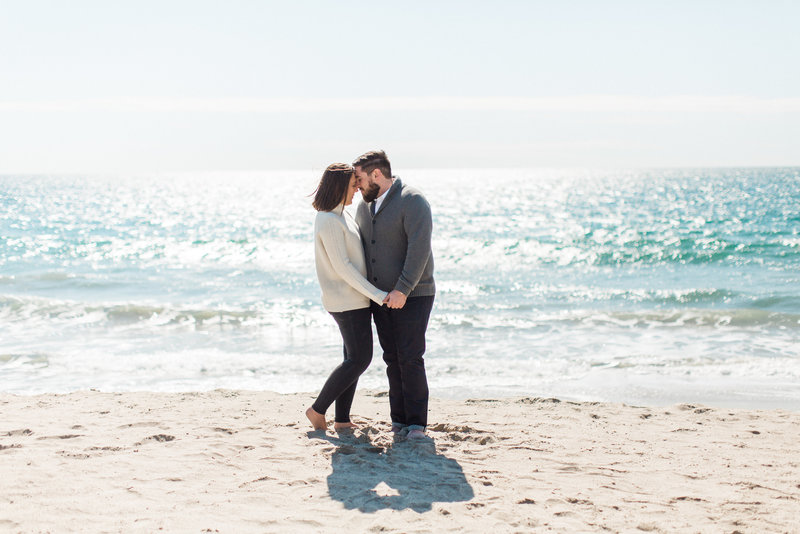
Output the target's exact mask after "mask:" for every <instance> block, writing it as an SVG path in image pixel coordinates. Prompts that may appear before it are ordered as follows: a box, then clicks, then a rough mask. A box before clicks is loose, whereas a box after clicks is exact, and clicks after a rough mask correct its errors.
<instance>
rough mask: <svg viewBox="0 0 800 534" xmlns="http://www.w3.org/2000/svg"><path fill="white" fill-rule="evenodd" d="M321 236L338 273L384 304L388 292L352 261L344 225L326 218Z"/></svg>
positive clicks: (359, 290)
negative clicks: (368, 278) (381, 288)
mask: <svg viewBox="0 0 800 534" xmlns="http://www.w3.org/2000/svg"><path fill="white" fill-rule="evenodd" d="M319 237H320V240H321V241H322V246H323V247H324V248H325V254H326V255H327V256H328V259H329V260H330V262H331V266H333V269H334V271H336V274H338V275H339V276H340V277H341V278H342V279H343V280H344V281H345V282H346V283H348V284H349V285H350V286H351V287H352V288H353V289H355V290H356V291H358V292H359V293H361V294H362V295H364V296H365V297H367V298H368V299H370V300H372V301H374V302H377V303H378V304H382V303H383V299H385V298H386V295H387V294H388V293H386V291H381V290H380V289H378V288H377V287H375V286H373V285H372V284H370V283H369V281H368V280H367V279H366V278H365V277H364V275H362V274H361V272H360V271H359V270H358V269H356V267H355V266H354V265H353V263H352V262H351V261H350V257H349V256H348V255H347V247H346V244H345V239H344V229H343V228H342V225H341V224H340V223H338V222H337V221H335V220H333V219H329V218H326V219H325V220H324V221H323V223H322V224H321V225H320V229H319Z"/></svg>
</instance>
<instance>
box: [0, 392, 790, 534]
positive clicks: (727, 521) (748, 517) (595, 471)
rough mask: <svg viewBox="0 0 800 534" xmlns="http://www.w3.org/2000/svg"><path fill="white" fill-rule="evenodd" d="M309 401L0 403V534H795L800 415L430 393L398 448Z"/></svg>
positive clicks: (382, 427)
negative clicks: (417, 427) (419, 424)
mask: <svg viewBox="0 0 800 534" xmlns="http://www.w3.org/2000/svg"><path fill="white" fill-rule="evenodd" d="M311 400H312V395H311V394H292V395H279V394H275V393H268V392H249V391H227V390H219V391H213V392H207V393H171V394H165V393H100V392H96V391H89V392H78V393H72V394H67V395H52V394H51V395H40V396H15V395H9V394H3V395H0V531H6V532H66V531H87V532H153V531H158V530H163V531H170V532H341V531H342V530H343V529H346V530H347V531H349V532H451V531H452V532H599V531H607V532H636V531H644V532H676V531H677V532H728V533H732V532H743V533H744V532H798V531H800V522H798V517H800V439H799V438H800V414H798V413H795V412H786V411H749V410H730V409H715V408H708V407H702V406H694V405H676V406H671V407H667V408H643V407H631V406H625V405H618V404H600V403H573V402H564V401H559V400H556V399H537V398H516V399H501V400H486V399H484V400H477V399H476V400H467V401H454V400H436V399H434V400H433V401H432V403H431V419H430V426H429V435H430V438H431V439H430V440H428V441H419V442H412V441H405V440H394V439H393V437H392V435H391V433H390V432H389V425H388V424H387V422H386V413H387V411H388V408H387V406H388V403H387V399H386V398H385V393H380V392H360V393H359V394H358V395H357V397H356V401H355V404H354V410H353V413H354V414H355V417H354V420H355V421H356V422H358V423H360V424H361V425H362V426H361V428H360V429H359V430H357V431H355V432H354V433H349V434H345V433H342V434H336V433H334V432H333V431H332V430H331V431H328V432H327V433H322V432H311V431H310V426H309V425H308V423H307V421H306V420H305V418H304V416H303V410H304V408H305V407H306V406H307V405H309V403H310V402H311Z"/></svg>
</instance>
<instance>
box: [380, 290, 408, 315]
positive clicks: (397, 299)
mask: <svg viewBox="0 0 800 534" xmlns="http://www.w3.org/2000/svg"><path fill="white" fill-rule="evenodd" d="M383 303H384V304H386V306H387V307H389V308H392V309H395V310H399V309H400V308H402V307H403V306H405V305H406V296H405V295H403V294H402V293H401V292H400V291H398V290H396V289H394V290H392V292H391V293H389V294H388V295H386V298H385V299H383Z"/></svg>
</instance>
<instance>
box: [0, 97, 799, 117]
mask: <svg viewBox="0 0 800 534" xmlns="http://www.w3.org/2000/svg"><path fill="white" fill-rule="evenodd" d="M92 111H103V112H121V113H130V112H137V113H141V112H150V113H171V112H197V113H329V112H361V111H371V112H376V111H386V112H392V111H532V112H567V113H570V112H572V113H575V112H584V113H603V112H639V113H642V112H645V113H675V112H688V113H698V112H699V113H702V112H710V113H798V112H800V97H781V98H765V97H753V96H741V95H717V96H708V95H676V96H659V97H649V96H635V95H576V96H559V97H438V96H427V97H354V98H347V97H342V98H315V97H308V98H301V97H287V98H238V97H237V98H231V97H220V98H196V97H191V98H178V97H112V98H84V99H59V100H19V99H17V100H10V99H9V100H0V112H34V113H58V112H62V113H63V112H67V113H69V112H92Z"/></svg>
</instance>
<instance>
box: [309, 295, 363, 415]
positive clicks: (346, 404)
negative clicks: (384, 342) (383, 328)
mask: <svg viewBox="0 0 800 534" xmlns="http://www.w3.org/2000/svg"><path fill="white" fill-rule="evenodd" d="M331 315H332V316H333V319H334V320H335V321H336V324H338V325H339V332H341V333H342V341H343V342H344V343H343V344H344V361H343V362H342V363H341V365H339V367H337V368H336V369H334V370H333V372H332V373H331V375H330V376H329V377H328V380H327V381H325V385H324V386H322V391H320V392H319V396H318V397H317V400H316V401H315V402H314V404H313V405H312V406H311V407H312V408H314V411H315V412H317V413H321V414H324V413H325V412H326V411H327V410H328V408H329V407H330V405H331V404H333V402H334V401H336V418H335V421H336V422H337V423H349V422H350V407H351V406H352V405H353V397H354V396H355V394H356V386H357V385H358V377H360V376H361V374H362V373H363V372H364V371H366V370H367V367H369V364H370V362H371V361H372V323H371V322H370V317H371V313H370V309H369V308H361V309H360V310H350V311H345V312H331Z"/></svg>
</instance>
